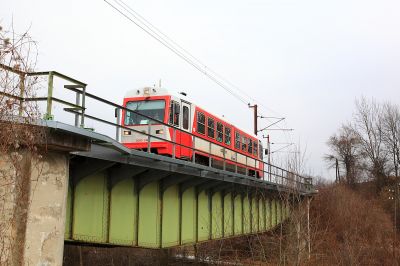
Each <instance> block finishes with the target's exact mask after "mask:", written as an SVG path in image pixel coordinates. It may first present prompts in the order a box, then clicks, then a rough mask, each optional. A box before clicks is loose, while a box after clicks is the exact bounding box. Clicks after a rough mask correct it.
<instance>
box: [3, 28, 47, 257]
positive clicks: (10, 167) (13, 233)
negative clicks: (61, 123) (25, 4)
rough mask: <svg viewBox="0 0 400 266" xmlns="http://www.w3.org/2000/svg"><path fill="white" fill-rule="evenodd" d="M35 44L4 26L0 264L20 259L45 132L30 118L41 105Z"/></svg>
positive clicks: (35, 117)
mask: <svg viewBox="0 0 400 266" xmlns="http://www.w3.org/2000/svg"><path fill="white" fill-rule="evenodd" d="M11 28H12V27H11ZM36 55H37V51H36V44H35V42H34V41H33V40H32V39H31V37H30V36H29V35H28V33H27V32H25V33H23V34H17V33H15V32H14V30H13V29H12V30H10V31H7V30H5V29H3V28H2V27H1V26H0V264H1V265H8V264H16V263H21V261H22V252H23V248H24V246H23V244H22V243H24V240H25V231H26V226H25V224H26V220H27V210H28V206H29V200H30V192H31V171H32V169H33V167H35V165H33V164H32V163H31V158H33V157H35V156H40V154H39V150H38V147H37V145H36V139H37V136H38V135H42V134H43V132H42V130H41V129H40V128H39V127H35V126H32V122H34V121H36V119H37V118H39V111H38V106H37V104H36V103H34V102H33V101H25V99H27V98H28V99H29V98H31V97H33V96H34V92H35V89H36V86H37V84H38V79H36V78H31V77H29V76H28V75H27V73H29V72H32V71H33V70H34V67H35V62H36Z"/></svg>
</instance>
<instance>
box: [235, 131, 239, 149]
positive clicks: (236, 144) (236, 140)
mask: <svg viewBox="0 0 400 266" xmlns="http://www.w3.org/2000/svg"><path fill="white" fill-rule="evenodd" d="M235 148H236V149H238V150H240V134H239V133H238V132H236V133H235Z"/></svg>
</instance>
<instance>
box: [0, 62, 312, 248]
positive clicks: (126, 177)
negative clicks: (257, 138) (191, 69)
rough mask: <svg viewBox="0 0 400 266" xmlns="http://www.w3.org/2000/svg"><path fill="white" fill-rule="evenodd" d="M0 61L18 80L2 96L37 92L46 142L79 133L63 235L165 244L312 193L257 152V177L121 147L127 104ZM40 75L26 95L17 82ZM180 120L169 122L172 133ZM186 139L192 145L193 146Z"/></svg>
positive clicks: (268, 213)
mask: <svg viewBox="0 0 400 266" xmlns="http://www.w3.org/2000/svg"><path fill="white" fill-rule="evenodd" d="M1 67H2V68H5V69H6V70H8V71H11V72H13V73H15V74H16V75H18V76H19V78H20V82H21V86H20V87H21V92H20V94H19V95H14V94H9V93H5V92H2V94H3V96H5V97H8V98H10V99H13V100H15V101H17V102H19V104H20V106H21V107H22V106H23V105H24V104H28V102H36V103H38V105H39V106H40V107H43V108H44V109H45V114H44V117H43V119H39V120H37V121H35V122H34V123H35V124H36V125H39V126H42V127H44V128H46V130H47V131H48V132H49V134H50V135H51V136H52V138H49V139H56V140H57V141H56V142H54V143H49V147H51V145H53V146H55V147H56V146H59V145H60V142H62V141H63V138H67V137H70V136H73V137H77V138H79V139H81V140H82V139H83V140H84V145H83V146H82V145H81V146H80V148H78V149H75V150H70V151H69V154H70V155H69V181H68V183H69V185H68V195H67V210H66V220H65V240H66V241H78V242H86V243H101V244H111V245H126V246H139V247H147V248H164V247H172V246H179V245H186V244H195V243H198V242H201V241H207V240H213V239H222V238H228V237H234V236H241V235H250V234H256V233H262V232H267V231H269V230H272V229H274V228H275V227H276V226H278V225H279V224H280V223H283V222H284V221H285V220H286V219H287V218H288V217H289V215H290V208H291V202H290V200H288V198H289V197H287V196H288V195H292V194H296V195H299V196H300V197H306V196H308V195H311V194H313V193H314V188H313V186H312V182H311V179H310V178H303V177H301V176H299V175H297V174H295V173H292V172H289V171H287V170H284V169H282V168H279V167H276V166H273V165H270V164H267V163H264V162H260V163H264V164H265V167H264V169H265V171H264V177H263V179H257V178H255V177H251V176H248V175H244V174H240V173H238V172H237V171H236V172H230V171H226V170H225V168H224V167H223V168H222V169H217V168H213V167H211V166H212V162H211V159H210V164H209V165H200V164H196V163H194V162H193V161H186V160H179V159H176V158H174V156H173V157H172V158H171V157H166V156H160V155H157V154H153V153H150V152H145V151H138V150H131V149H127V148H126V147H124V146H123V145H122V144H120V143H119V141H118V140H119V136H120V131H121V129H123V130H132V131H135V132H138V131H136V130H134V129H130V128H126V127H123V126H122V125H121V124H120V117H121V111H123V110H125V111H131V112H134V111H133V110H129V109H126V108H124V107H123V106H121V105H119V104H116V103H113V102H110V101H108V100H105V99H103V98H100V97H98V96H96V95H93V94H90V93H88V92H87V91H86V84H85V83H83V82H80V81H78V80H76V79H73V78H70V77H68V76H65V75H63V74H61V73H58V72H55V71H49V72H34V73H25V72H21V71H18V70H15V69H12V68H9V67H7V66H3V65H2V66H1ZM37 76H42V77H45V78H46V79H47V90H46V92H45V95H43V96H42V97H37V96H35V97H32V96H31V97H28V96H26V93H24V91H23V90H24V82H25V81H26V80H27V79H29V78H32V77H37ZM56 78H58V80H57V81H56V80H55V79H56ZM57 82H63V86H61V88H60V89H59V90H55V89H54V88H55V87H57V86H55V84H56V83H57ZM65 83H67V84H65ZM68 92H69V93H70V94H69V95H68ZM57 93H58V95H60V96H58V95H57V96H56V94H57ZM71 93H72V97H71ZM71 99H73V100H71ZM99 106H103V107H104V108H103V107H99ZM60 107H61V108H60ZM107 108H108V111H109V112H107ZM21 109H22V108H21ZM57 112H58V113H57ZM91 112H92V113H91ZM96 112H97V114H96ZM67 114H68V115H69V117H68V116H67ZM110 114H111V115H110ZM19 115H21V113H20V114H19ZM138 115H141V114H139V113H138ZM142 116H144V115H142ZM58 118H59V120H57V119H58ZM146 118H148V119H151V118H149V117H146ZM68 119H70V121H68ZM89 121H90V122H89ZM158 123H159V121H158ZM87 125H91V126H96V131H94V130H93V128H87ZM106 126H107V127H108V128H106ZM166 126H168V127H172V126H171V125H168V124H166ZM110 128H112V129H111V130H109V129H110ZM178 130H179V129H177V128H173V132H174V134H175V132H176V131H178ZM97 131H99V132H97ZM100 131H101V133H104V134H101V133H100ZM110 133H111V134H110ZM140 133H141V134H143V135H144V136H145V137H146V138H147V141H148V145H149V148H150V145H151V143H150V142H151V140H154V139H157V137H156V136H154V135H152V134H151V131H150V130H147V131H144V132H140ZM114 134H115V135H114ZM192 137H193V138H194V137H195V136H192ZM163 141H166V140H163ZM57 142H58V143H57ZM193 143H195V142H194V141H193ZM172 144H173V145H174V147H175V145H179V144H176V143H172ZM82 147H83V148H82ZM185 148H189V149H192V151H193V152H196V147H186V146H185ZM148 150H149V151H150V149H148ZM221 159H222V160H223V161H225V158H221ZM224 165H225V164H224Z"/></svg>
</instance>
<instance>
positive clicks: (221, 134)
mask: <svg viewBox="0 0 400 266" xmlns="http://www.w3.org/2000/svg"><path fill="white" fill-rule="evenodd" d="M223 140H224V125H223V124H222V123H221V122H217V141H219V142H222V141H223Z"/></svg>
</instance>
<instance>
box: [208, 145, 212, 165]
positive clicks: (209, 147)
mask: <svg viewBox="0 0 400 266" xmlns="http://www.w3.org/2000/svg"><path fill="white" fill-rule="evenodd" d="M211 160H212V159H211V142H209V145H208V166H209V167H211Z"/></svg>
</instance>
